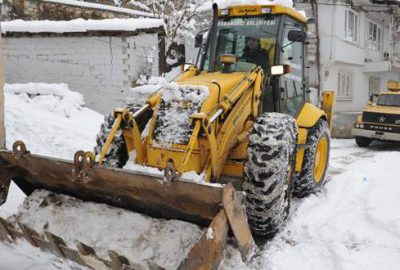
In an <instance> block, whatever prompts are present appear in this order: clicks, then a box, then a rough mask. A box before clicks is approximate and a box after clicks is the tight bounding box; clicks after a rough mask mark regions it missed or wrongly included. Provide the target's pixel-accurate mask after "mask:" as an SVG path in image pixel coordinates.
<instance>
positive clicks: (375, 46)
mask: <svg viewBox="0 0 400 270" xmlns="http://www.w3.org/2000/svg"><path fill="white" fill-rule="evenodd" d="M371 25H372V27H373V28H374V27H375V28H376V35H377V37H376V38H377V40H375V41H374V40H371V39H370V37H371V35H370V32H371ZM372 34H373V32H372ZM365 37H366V43H367V44H366V45H367V46H366V47H367V48H368V49H370V50H373V51H380V50H381V48H382V26H380V25H379V24H378V23H375V22H374V21H372V20H369V19H368V20H367V27H366V35H365Z"/></svg>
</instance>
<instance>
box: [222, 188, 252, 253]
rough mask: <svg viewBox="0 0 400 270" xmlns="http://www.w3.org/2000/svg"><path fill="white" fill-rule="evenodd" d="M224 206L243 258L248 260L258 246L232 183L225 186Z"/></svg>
mask: <svg viewBox="0 0 400 270" xmlns="http://www.w3.org/2000/svg"><path fill="white" fill-rule="evenodd" d="M223 206H224V209H225V212H226V215H227V218H228V221H229V224H230V228H231V229H232V232H233V235H234V236H235V238H236V241H237V242H238V246H239V251H240V253H241V255H242V259H243V261H248V260H249V259H250V258H251V257H252V256H253V255H254V253H255V252H256V251H257V249H258V248H257V246H256V244H255V242H254V239H253V236H252V234H251V231H250V227H249V224H248V223H247V217H246V214H245V212H244V210H243V207H242V204H241V202H240V200H239V198H238V196H237V192H236V190H235V189H234V187H233V185H232V184H231V183H229V184H227V185H226V186H225V187H224V191H223Z"/></svg>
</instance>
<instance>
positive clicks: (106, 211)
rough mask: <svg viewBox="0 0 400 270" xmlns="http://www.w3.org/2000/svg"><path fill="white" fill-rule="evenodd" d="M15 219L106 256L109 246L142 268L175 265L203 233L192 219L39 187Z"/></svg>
mask: <svg viewBox="0 0 400 270" xmlns="http://www.w3.org/2000/svg"><path fill="white" fill-rule="evenodd" d="M18 217H19V219H20V220H21V221H22V222H23V223H25V224H28V225H30V226H31V227H32V228H34V229H35V230H36V231H38V232H41V231H42V230H43V228H46V229H47V230H48V231H50V232H52V233H54V234H56V235H59V236H62V238H63V239H64V240H65V241H66V242H67V243H68V244H69V245H70V246H74V245H75V241H76V240H79V241H81V242H82V243H84V244H86V245H89V246H92V247H93V248H94V249H95V251H96V254H98V255H99V256H100V257H103V258H108V251H109V250H112V251H115V252H117V253H119V254H120V255H123V256H125V257H127V258H128V259H129V260H130V262H131V263H135V264H139V265H142V266H144V267H146V265H147V263H148V262H151V263H154V264H156V265H158V266H161V267H163V268H165V269H176V268H177V267H178V266H179V264H180V262H181V260H182V259H183V258H185V257H186V255H187V254H188V253H189V251H190V249H191V248H192V247H193V245H194V244H195V243H196V242H197V241H198V240H199V239H200V237H201V235H202V230H201V229H200V228H199V227H197V226H196V225H193V224H190V223H186V222H182V221H177V220H163V219H153V218H150V217H147V216H144V215H141V214H138V213H134V212H131V211H127V210H123V209H119V208H113V207H110V206H108V205H105V204H97V203H91V202H83V201H81V200H78V199H75V198H71V197H68V196H64V195H59V194H54V193H50V192H48V191H43V190H38V191H35V192H34V193H33V194H32V195H31V196H29V197H28V198H27V199H26V201H25V202H24V204H23V206H22V207H21V208H20V211H19V214H18ZM105 232H106V233H105Z"/></svg>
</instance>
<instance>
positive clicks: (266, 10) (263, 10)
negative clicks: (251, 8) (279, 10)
mask: <svg viewBox="0 0 400 270" xmlns="http://www.w3.org/2000/svg"><path fill="white" fill-rule="evenodd" d="M261 13H262V14H267V13H271V8H267V7H263V8H261Z"/></svg>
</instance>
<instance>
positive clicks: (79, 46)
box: [3, 33, 158, 113]
mask: <svg viewBox="0 0 400 270" xmlns="http://www.w3.org/2000/svg"><path fill="white" fill-rule="evenodd" d="M3 43H4V49H5V64H6V72H5V73H6V78H7V79H6V82H7V83H26V82H46V83H67V84H68V85H69V87H70V89H71V90H74V91H77V92H80V93H82V94H83V95H84V97H85V100H86V103H87V105H88V107H90V108H92V109H95V110H97V111H99V112H102V113H107V112H110V111H111V110H112V109H113V108H114V107H115V106H117V105H120V104H122V103H123V102H124V99H125V97H127V95H128V93H129V91H128V89H129V87H131V86H132V84H134V82H135V81H136V79H137V78H138V77H139V75H140V74H143V73H147V74H148V73H151V74H153V75H157V74H158V36H157V34H155V33H154V34H151V33H142V34H139V35H136V36H121V35H115V36H49V37H46V36H38V35H35V36H32V37H26V36H15V37H12V36H11V37H10V36H6V37H3Z"/></svg>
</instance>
